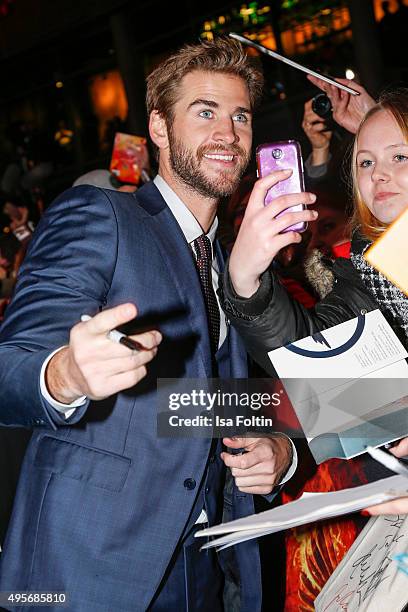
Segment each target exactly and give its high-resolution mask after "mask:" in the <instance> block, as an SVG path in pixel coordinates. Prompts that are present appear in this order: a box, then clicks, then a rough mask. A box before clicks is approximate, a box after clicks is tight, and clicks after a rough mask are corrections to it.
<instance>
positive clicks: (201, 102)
mask: <svg viewBox="0 0 408 612" xmlns="http://www.w3.org/2000/svg"><path fill="white" fill-rule="evenodd" d="M193 106H208V107H209V108H219V104H218V102H215V101H214V100H204V99H203V98H197V99H196V100H193V102H191V103H190V104H189V105H188V109H190V108H192V107H193ZM235 113H247V114H248V115H252V111H251V109H249V108H246V107H245V106H237V107H236V109H235V110H234V115H235Z"/></svg>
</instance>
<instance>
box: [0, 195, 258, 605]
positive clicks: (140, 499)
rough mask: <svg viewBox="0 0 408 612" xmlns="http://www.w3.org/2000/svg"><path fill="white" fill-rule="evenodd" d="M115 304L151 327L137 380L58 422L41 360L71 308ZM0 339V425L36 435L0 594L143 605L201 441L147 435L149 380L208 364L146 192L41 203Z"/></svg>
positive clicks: (204, 443)
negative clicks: (62, 594) (53, 594)
mask: <svg viewBox="0 0 408 612" xmlns="http://www.w3.org/2000/svg"><path fill="white" fill-rule="evenodd" d="M128 301H131V302H134V303H135V304H136V305H137V307H138V312H139V315H138V317H137V319H136V320H135V326H136V328H139V326H140V325H141V323H143V324H144V323H145V324H146V325H152V326H153V327H158V328H160V330H161V331H162V332H163V338H164V339H163V342H162V344H161V346H160V349H159V352H158V354H157V357H156V359H155V360H154V361H153V362H152V363H151V364H150V365H149V368H148V375H147V377H146V378H145V379H144V380H143V381H142V382H141V383H139V385H137V386H136V387H135V388H133V389H129V390H127V391H125V392H123V393H119V394H118V395H117V396H114V397H111V398H109V399H107V400H105V401H102V402H96V403H92V402H91V403H88V404H86V405H85V406H84V407H81V408H79V409H77V411H76V412H75V414H74V415H73V416H72V417H71V418H70V419H68V421H66V420H65V418H64V417H63V416H61V415H58V414H57V413H56V412H55V411H54V410H53V409H52V408H51V407H50V406H49V405H48V404H47V402H46V401H45V400H44V399H43V398H42V396H41V393H40V389H39V374H40V369H41V365H42V363H43V361H44V359H45V358H46V356H47V355H48V354H49V353H50V351H51V350H53V349H55V348H57V347H60V346H62V345H64V344H66V343H67V342H68V332H69V329H70V328H71V327H72V326H73V325H74V324H75V323H77V322H78V321H79V318H80V315H81V314H83V313H87V314H91V315H93V314H96V313H97V312H98V311H99V310H100V309H101V308H110V307H112V306H115V305H118V304H120V303H123V302H128ZM131 329H132V325H130V330H129V331H131ZM0 342H1V344H0V407H1V410H0V415H1V417H0V420H1V422H2V423H3V424H6V425H19V426H21V425H22V426H26V427H32V426H35V431H34V434H33V437H32V441H31V443H30V445H29V448H28V451H27V455H26V458H25V462H24V465H23V470H22V474H21V478H20V483H19V488H18V492H17V497H16V502H15V505H14V510H13V515H12V520H11V524H10V528H9V531H8V535H7V539H6V542H5V547H4V552H3V554H2V555H1V557H2V559H1V572H0V590H1V591H4V590H30V591H39V590H42V591H44V590H48V591H50V590H62V591H67V592H68V594H69V597H70V604H69V606H68V609H70V610H75V612H93V611H94V610H95V611H97V612H112V611H113V610H114V611H115V612H120V611H123V612H130V611H132V612H134V611H135V610H136V611H143V610H145V609H146V608H147V607H148V605H149V602H150V601H151V599H152V597H153V595H154V593H155V591H156V589H157V587H158V585H159V583H160V580H161V578H162V577H163V573H164V571H165V569H166V567H167V565H168V563H169V561H170V559H171V556H172V554H173V552H174V550H175V547H176V545H177V543H178V541H179V538H180V535H181V534H182V532H183V530H184V528H185V525H186V523H187V521H188V519H189V515H190V512H191V509H192V507H193V504H194V501H195V496H196V493H197V489H196V490H191V489H188V488H186V487H185V486H184V481H185V480H186V479H187V478H191V479H194V480H195V481H196V482H197V483H200V482H201V480H202V478H203V475H204V473H205V470H206V465H207V461H208V456H209V452H210V445H211V440H209V439H200V438H196V439H180V438H179V439H167V438H158V437H157V433H156V404H155V398H156V379H157V378H158V377H162V378H176V377H190V378H200V377H204V378H205V377H210V376H211V357H210V345H209V338H208V330H207V324H206V315H205V307H204V303H203V298H202V293H201V288H200V284H199V280H198V276H197V273H196V269H195V266H194V262H193V259H192V254H191V250H190V248H189V246H188V244H187V243H186V240H185V238H184V236H183V234H182V232H181V229H180V227H179V226H178V224H177V222H176V221H175V219H174V217H173V215H172V214H171V212H170V210H169V208H168V207H167V205H166V203H165V201H164V200H163V198H162V197H161V195H160V193H159V192H158V190H157V188H156V187H155V186H154V184H152V183H151V184H149V185H147V186H145V187H143V188H142V189H140V190H139V191H138V192H137V194H122V193H117V192H114V191H104V190H102V189H97V188H94V187H77V188H74V189H71V190H69V191H68V192H66V193H65V194H63V195H62V196H60V197H59V198H58V199H57V200H56V201H55V202H54V203H53V205H52V206H51V207H50V208H49V209H48V210H47V212H46V214H45V216H44V217H43V219H42V221H41V223H40V225H39V227H38V229H37V231H36V232H35V235H34V238H33V240H32V242H31V245H30V249H29V253H28V256H27V258H26V260H25V263H24V266H23V268H22V271H21V274H20V277H19V281H18V284H17V289H16V294H15V297H14V299H13V302H12V304H11V305H10V307H9V309H8V312H7V316H6V321H5V323H4V325H3V327H2V329H1V334H0ZM228 342H229V358H228V364H227V366H228V367H227V369H226V370H225V371H226V372H227V375H229V376H231V377H243V376H246V355H245V352H244V350H243V347H242V346H241V343H240V340H239V338H238V337H237V336H236V335H235V332H234V331H233V330H232V329H231V330H230V332H229V338H228ZM224 365H225V364H224ZM216 488H217V487H215V489H216ZM216 493H217V491H216V490H215V491H214V494H216ZM234 496H236V497H237V499H236V500H235V501H236V502H237V503H235V501H234V503H233V514H234V516H241V515H244V514H248V513H250V512H252V511H253V505H252V497H251V496H248V495H245V494H240V493H238V492H237V491H235V492H234V495H233V497H234ZM237 508H238V509H237ZM237 551H238V552H239V555H238V561H237V563H238V565H239V566H240V567H241V569H242V574H243V575H242V610H243V611H246V610H247V611H248V612H255V611H256V610H258V609H260V598H261V584H260V568H259V559H258V553H257V547H256V544H254V543H253V542H252V543H249V544H248V545H242V546H239V547H238V548H237ZM13 609H15V608H13ZM36 609H38V608H36ZM51 609H52V608H47V610H51ZM24 610H27V607H25V608H24Z"/></svg>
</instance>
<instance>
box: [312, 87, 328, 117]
mask: <svg viewBox="0 0 408 612" xmlns="http://www.w3.org/2000/svg"><path fill="white" fill-rule="evenodd" d="M312 109H313V111H314V112H315V113H316V115H319V117H321V118H322V119H329V118H330V117H331V114H332V110H333V109H332V105H331V102H330V98H329V97H328V96H326V94H325V93H319V94H317V95H316V96H315V97H314V98H313V100H312Z"/></svg>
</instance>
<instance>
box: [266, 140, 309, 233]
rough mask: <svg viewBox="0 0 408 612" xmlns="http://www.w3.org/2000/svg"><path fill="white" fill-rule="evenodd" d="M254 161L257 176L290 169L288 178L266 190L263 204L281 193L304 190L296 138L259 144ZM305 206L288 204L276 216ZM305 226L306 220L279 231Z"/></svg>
mask: <svg viewBox="0 0 408 612" xmlns="http://www.w3.org/2000/svg"><path fill="white" fill-rule="evenodd" d="M256 163H257V167H258V176H259V177H263V176H267V175H268V174H270V173H271V172H274V171H276V170H287V169H289V168H290V169H291V170H292V174H291V176H290V177H289V178H287V179H286V180H285V181H280V182H279V183H277V185H274V186H273V187H271V188H270V189H269V190H268V192H267V194H266V197H265V206H267V205H268V204H270V203H271V202H272V200H275V199H276V198H277V197H279V196H281V195H286V194H290V193H300V192H302V191H304V190H305V181H304V177H303V161H302V153H301V149H300V144H299V143H298V142H297V140H280V141H279V142H271V143H267V144H262V145H260V146H259V147H258V148H257V149H256ZM305 208H306V206H305V205H304V204H298V205H297V206H290V208H287V209H286V210H283V211H282V212H281V213H279V215H277V216H278V217H280V216H281V215H283V214H285V213H286V212H287V211H300V210H304V209H305ZM306 228H307V223H306V221H301V222H299V223H295V224H294V225H291V226H290V227H287V228H285V229H284V230H282V232H281V233H284V232H292V231H293V232H304V231H305V230H306Z"/></svg>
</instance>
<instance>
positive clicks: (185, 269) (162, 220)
mask: <svg viewBox="0 0 408 612" xmlns="http://www.w3.org/2000/svg"><path fill="white" fill-rule="evenodd" d="M135 197H136V199H137V201H138V203H139V205H140V206H141V207H142V208H143V209H144V210H145V211H146V213H148V214H147V217H146V220H147V222H148V224H149V225H150V227H151V229H152V234H153V236H154V238H155V240H156V243H157V246H158V248H159V249H160V252H161V254H162V257H163V260H164V262H165V264H166V266H167V268H168V271H169V274H170V276H171V278H172V280H173V282H174V285H175V286H176V288H177V290H178V292H179V295H180V297H181V299H182V301H183V303H184V304H185V305H186V310H187V313H188V320H189V324H190V327H191V329H192V332H193V334H194V335H195V336H196V337H198V338H199V339H200V340H199V342H198V346H197V350H198V353H199V356H200V362H201V363H200V367H199V370H200V371H199V373H198V377H201V376H202V377H211V374H212V367H211V350H210V339H209V335H208V328H207V315H206V311H205V305H204V299H203V295H202V291H201V285H200V281H199V278H198V274H197V270H196V267H195V264H194V259H193V254H192V252H191V249H190V246H189V245H188V243H187V241H186V239H185V237H184V234H183V232H182V230H181V228H180V226H179V224H178V223H177V221H176V220H175V218H174V216H173V214H172V213H171V211H170V209H169V207H168V206H167V204H166V202H165V201H164V199H163V198H162V196H161V194H160V192H159V190H158V189H157V187H156V186H155V185H154V183H152V182H151V183H148V184H147V185H145V186H144V187H142V188H141V189H140V190H138V191H137V192H136V194H135ZM163 291H165V287H163Z"/></svg>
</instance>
